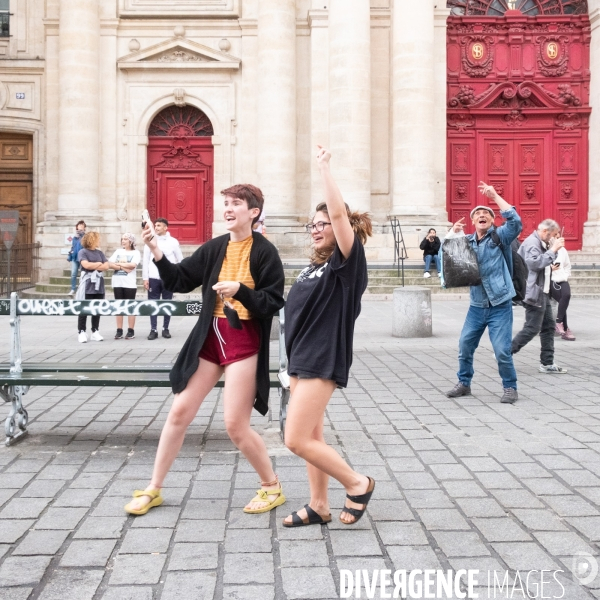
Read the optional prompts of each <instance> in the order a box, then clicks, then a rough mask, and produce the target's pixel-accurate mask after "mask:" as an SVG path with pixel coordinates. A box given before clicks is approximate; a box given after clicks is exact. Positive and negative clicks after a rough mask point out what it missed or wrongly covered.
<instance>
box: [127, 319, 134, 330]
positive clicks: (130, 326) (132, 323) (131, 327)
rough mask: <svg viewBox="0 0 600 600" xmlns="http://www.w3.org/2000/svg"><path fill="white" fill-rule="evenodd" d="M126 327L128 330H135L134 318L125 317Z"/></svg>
mask: <svg viewBox="0 0 600 600" xmlns="http://www.w3.org/2000/svg"><path fill="white" fill-rule="evenodd" d="M127 325H128V326H129V329H135V317H127Z"/></svg>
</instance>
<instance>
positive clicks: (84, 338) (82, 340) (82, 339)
mask: <svg viewBox="0 0 600 600" xmlns="http://www.w3.org/2000/svg"><path fill="white" fill-rule="evenodd" d="M77 341H78V342H79V343H80V344H87V333H86V332H85V331H80V332H79V336H78V337H77Z"/></svg>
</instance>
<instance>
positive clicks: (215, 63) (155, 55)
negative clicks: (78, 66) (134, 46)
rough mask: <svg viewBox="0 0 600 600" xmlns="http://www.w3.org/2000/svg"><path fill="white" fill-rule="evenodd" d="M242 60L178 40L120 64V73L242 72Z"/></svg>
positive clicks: (139, 51)
mask: <svg viewBox="0 0 600 600" xmlns="http://www.w3.org/2000/svg"><path fill="white" fill-rule="evenodd" d="M240 63H241V61H240V59H239V58H236V57H235V56H232V55H231V54H227V53H225V52H221V51H220V50H214V49H213V48H210V47H208V46H205V45H204V44H198V43H197V42H192V41H190V40H186V39H182V38H180V37H175V38H173V39H171V40H167V41H165V42H160V43H159V44H155V45H154V46H150V47H149V48H145V49H143V50H137V51H135V52H132V53H131V54H128V55H127V56H123V57H122V58H120V59H119V60H118V65H119V69H123V70H133V69H239V68H240Z"/></svg>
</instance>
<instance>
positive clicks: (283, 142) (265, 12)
mask: <svg viewBox="0 0 600 600" xmlns="http://www.w3.org/2000/svg"><path fill="white" fill-rule="evenodd" d="M257 63H258V92H257V108H258V132H257V141H258V143H257V165H256V170H257V173H258V181H259V186H260V188H261V189H262V191H263V194H264V195H265V212H266V213H267V215H268V219H269V227H270V226H272V225H275V224H276V223H277V221H279V222H282V221H283V222H285V221H288V220H290V219H292V218H293V217H295V216H296V212H297V211H296V206H295V204H296V0H260V2H259V3H258V60H257ZM249 151H252V149H249Z"/></svg>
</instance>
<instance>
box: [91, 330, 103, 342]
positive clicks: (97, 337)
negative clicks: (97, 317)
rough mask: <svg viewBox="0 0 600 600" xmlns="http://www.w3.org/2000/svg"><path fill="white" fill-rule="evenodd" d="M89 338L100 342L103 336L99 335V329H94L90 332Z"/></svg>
mask: <svg viewBox="0 0 600 600" xmlns="http://www.w3.org/2000/svg"><path fill="white" fill-rule="evenodd" d="M90 340H92V342H102V341H104V338H103V337H102V336H101V335H100V332H99V331H94V332H92V335H91V337H90Z"/></svg>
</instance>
